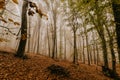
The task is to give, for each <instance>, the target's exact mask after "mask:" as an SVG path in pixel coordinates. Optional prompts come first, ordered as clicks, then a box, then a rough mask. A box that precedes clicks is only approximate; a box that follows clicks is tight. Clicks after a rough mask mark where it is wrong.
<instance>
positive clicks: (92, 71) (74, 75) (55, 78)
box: [0, 52, 112, 80]
mask: <svg viewBox="0 0 120 80" xmlns="http://www.w3.org/2000/svg"><path fill="white" fill-rule="evenodd" d="M53 65H57V66H60V67H61V68H64V69H66V70H67V71H69V76H67V77H66V76H62V75H61V74H54V73H53V74H52V73H51V72H50V71H49V70H48V67H50V66H53ZM0 80H112V79H110V78H108V77H106V76H104V75H103V73H102V72H101V68H100V67H98V66H95V65H91V66H88V65H87V64H79V65H75V64H73V63H71V62H68V61H58V60H53V59H51V58H48V57H46V56H42V55H35V54H30V55H28V59H20V58H16V57H14V55H13V53H8V52H0Z"/></svg>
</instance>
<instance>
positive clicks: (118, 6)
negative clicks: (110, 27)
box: [112, 0, 120, 63]
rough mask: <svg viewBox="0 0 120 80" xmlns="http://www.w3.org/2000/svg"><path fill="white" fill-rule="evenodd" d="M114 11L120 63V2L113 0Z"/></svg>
mask: <svg viewBox="0 0 120 80" xmlns="http://www.w3.org/2000/svg"><path fill="white" fill-rule="evenodd" d="M112 9H113V15H114V20H115V25H116V35H117V45H118V58H119V63H120V15H119V14H120V0H112Z"/></svg>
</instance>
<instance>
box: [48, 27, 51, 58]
mask: <svg viewBox="0 0 120 80" xmlns="http://www.w3.org/2000/svg"><path fill="white" fill-rule="evenodd" d="M47 39H48V54H49V57H50V56H51V54H50V53H51V50H50V37H49V32H48V25H47Z"/></svg>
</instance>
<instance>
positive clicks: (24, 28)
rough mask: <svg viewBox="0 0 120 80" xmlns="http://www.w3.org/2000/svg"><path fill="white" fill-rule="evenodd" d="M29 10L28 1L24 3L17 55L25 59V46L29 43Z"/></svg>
mask: <svg viewBox="0 0 120 80" xmlns="http://www.w3.org/2000/svg"><path fill="white" fill-rule="evenodd" d="M27 10H28V1H23V7H22V19H21V20H22V21H21V22H22V23H21V39H20V43H19V46H18V50H17V53H16V56H17V57H24V52H25V46H26V42H27Z"/></svg>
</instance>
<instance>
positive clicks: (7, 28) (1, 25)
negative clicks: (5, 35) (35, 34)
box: [0, 25, 16, 36]
mask: <svg viewBox="0 0 120 80" xmlns="http://www.w3.org/2000/svg"><path fill="white" fill-rule="evenodd" d="M0 27H2V28H5V29H7V30H8V32H9V33H11V34H12V35H15V36H16V34H15V33H13V32H12V31H11V30H10V29H9V28H7V27H5V26H2V25H0Z"/></svg>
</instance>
